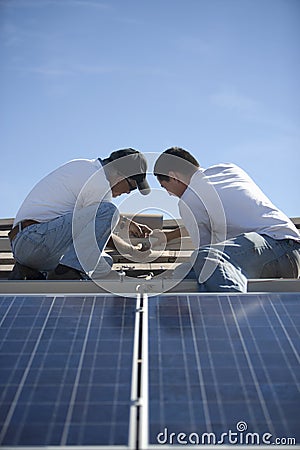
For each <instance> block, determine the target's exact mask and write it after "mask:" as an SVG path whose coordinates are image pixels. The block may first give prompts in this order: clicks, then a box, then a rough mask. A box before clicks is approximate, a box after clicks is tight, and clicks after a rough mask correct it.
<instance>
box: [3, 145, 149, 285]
mask: <svg viewBox="0 0 300 450" xmlns="http://www.w3.org/2000/svg"><path fill="white" fill-rule="evenodd" d="M146 172H147V162H146V159H145V157H144V156H143V155H142V154H141V153H140V152H138V151H137V150H134V149H131V148H128V149H122V150H117V151H115V152H113V153H111V155H110V156H109V157H108V158H105V159H100V158H98V159H92V160H89V159H75V160H72V161H69V162H67V163H66V164H64V165H62V166H60V167H58V168H57V169H56V170H54V171H53V172H51V173H50V174H48V175H47V176H45V177H44V178H43V179H42V180H40V181H39V182H38V183H37V184H36V185H35V186H34V188H33V189H32V190H31V192H30V193H29V194H28V195H27V197H26V199H25V200H24V202H23V204H22V205H21V207H20V209H19V211H18V213H17V215H16V218H15V221H14V224H13V228H12V230H11V232H10V233H9V238H10V241H11V246H12V250H13V254H14V257H15V259H16V261H17V263H16V264H15V267H14V269H13V271H12V274H11V277H10V278H11V279H39V278H43V277H44V274H43V272H45V271H47V272H48V279H84V278H87V276H86V274H91V273H92V274H93V275H94V277H97V278H101V277H104V276H105V275H106V274H107V273H109V272H110V269H111V266H112V259H111V257H109V256H108V255H107V254H105V253H104V252H103V249H104V248H105V246H106V244H107V243H108V241H109V243H110V244H111V245H112V246H115V247H117V248H118V250H120V251H121V252H122V253H126V254H129V255H131V256H132V255H134V254H135V253H140V252H139V250H138V248H136V247H134V246H132V245H130V244H128V243H126V242H125V241H124V240H123V239H121V238H120V237H118V236H115V235H113V236H112V232H113V230H114V228H115V226H116V225H117V223H118V221H119V213H118V210H117V208H116V206H115V205H114V204H113V203H112V199H113V198H115V197H118V196H119V195H121V194H124V193H126V194H129V193H130V192H131V191H133V190H134V189H139V191H140V192H141V193H142V194H144V195H146V194H148V193H149V192H150V188H149V184H148V182H147V180H146ZM125 222H126V219H125V218H122V225H123V226H124V225H126V226H127V225H128V227H129V233H130V235H132V236H136V237H145V236H147V235H148V234H149V233H150V232H151V230H150V229H149V228H148V227H146V226H144V225H141V224H137V223H135V222H133V221H131V222H129V221H128V222H127V223H125ZM112 237H113V239H112Z"/></svg>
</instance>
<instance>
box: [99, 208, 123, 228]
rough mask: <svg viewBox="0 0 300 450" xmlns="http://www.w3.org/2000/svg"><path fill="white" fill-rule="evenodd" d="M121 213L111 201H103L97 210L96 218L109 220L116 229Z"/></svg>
mask: <svg viewBox="0 0 300 450" xmlns="http://www.w3.org/2000/svg"><path fill="white" fill-rule="evenodd" d="M119 217H120V213H119V210H118V208H117V207H116V206H115V205H114V204H113V203H110V202H102V203H101V204H100V206H99V208H98V210H97V214H96V220H97V219H98V220H99V219H100V220H101V221H102V222H103V221H107V222H109V223H110V224H111V229H114V228H115V226H116V225H117V223H118V221H119Z"/></svg>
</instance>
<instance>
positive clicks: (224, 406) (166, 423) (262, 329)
mask: <svg viewBox="0 0 300 450" xmlns="http://www.w3.org/2000/svg"><path fill="white" fill-rule="evenodd" d="M299 330H300V295H299V294H262V295H257V294H253V295H252V294H247V295H240V296H239V295H236V296H225V295H224V296H221V295H220V296H217V295H216V296H209V295H206V296H205V295H199V296H193V295H190V296H186V295H185V296H182V295H181V296H160V297H156V298H151V299H149V426H150V428H149V441H150V443H151V444H158V443H169V444H170V443H172V442H173V443H175V442H177V441H176V439H177V438H178V433H185V434H186V438H185V437H184V436H183V435H182V436H180V437H179V439H181V440H187V439H188V438H189V437H190V436H191V440H192V442H193V443H195V442H198V441H197V438H198V437H199V439H200V442H199V443H200V444H201V443H207V441H208V439H211V443H212V442H213V439H216V441H215V442H218V441H219V440H220V441H223V442H222V443H224V442H225V443H233V442H232V441H231V442H230V440H229V439H231V440H234V439H235V438H237V437H238V439H239V441H238V442H239V443H240V444H243V443H244V444H245V443H246V438H247V439H250V440H249V441H248V442H249V443H260V444H262V443H263V442H262V437H263V435H264V434H265V433H269V434H270V435H272V436H271V437H270V435H265V438H266V439H267V440H269V442H271V443H272V442H274V441H275V439H276V438H279V439H281V438H288V437H292V438H295V439H296V441H297V443H298V444H299V443H300V426H299V424H300V422H299V418H300V370H299V367H300V366H299V361H300V358H299V350H300V333H299ZM242 422H244V423H242ZM229 430H231V431H232V433H233V432H235V433H237V434H236V435H233V434H231V437H230V438H229V436H228V435H229ZM159 433H163V434H161V435H159V441H158V440H157V436H158V434H159ZM171 433H175V435H173V436H171V437H170V434H171ZM190 433H196V434H197V436H196V435H195V434H194V435H190ZM203 433H214V435H213V434H211V435H210V436H209V437H208V436H207V435H206V437H205V436H203V435H202V434H203ZM222 433H227V436H225V435H223V437H221V434H222ZM255 433H256V435H254V434H255ZM258 435H259V436H258ZM214 436H215V437H214ZM201 439H204V441H201ZM251 439H255V441H252V440H251ZM257 439H259V440H260V441H259V442H257ZM171 441H172V442H171ZM284 442H285V441H284V440H283V443H284ZM220 443H221V442H220ZM235 443H236V442H235ZM267 443H268V442H267ZM285 443H286V442H285Z"/></svg>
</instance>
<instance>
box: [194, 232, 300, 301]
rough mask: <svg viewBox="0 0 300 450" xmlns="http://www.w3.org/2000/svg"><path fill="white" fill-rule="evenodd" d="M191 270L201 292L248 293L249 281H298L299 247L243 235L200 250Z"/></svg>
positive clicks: (271, 239) (288, 243) (251, 235)
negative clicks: (259, 279) (267, 279)
mask: <svg viewBox="0 0 300 450" xmlns="http://www.w3.org/2000/svg"><path fill="white" fill-rule="evenodd" d="M205 264H206V269H205V270H204V272H205V273H204V277H203V267H204V265H205ZM193 270H194V272H195V274H196V276H197V279H198V283H199V289H200V292H247V280H248V279H249V278H298V277H299V275H300V243H299V242H296V241H294V240H292V239H282V240H275V239H273V238H271V237H269V236H266V235H260V234H258V233H254V232H252V233H244V234H241V235H239V236H237V237H236V238H233V239H229V240H227V241H225V242H223V243H220V244H213V245H210V246H203V247H200V249H199V250H198V251H197V253H196V255H195V262H194V264H193ZM207 274H209V276H208V277H207V276H205V275H207ZM201 278H202V279H201ZM203 278H204V279H203Z"/></svg>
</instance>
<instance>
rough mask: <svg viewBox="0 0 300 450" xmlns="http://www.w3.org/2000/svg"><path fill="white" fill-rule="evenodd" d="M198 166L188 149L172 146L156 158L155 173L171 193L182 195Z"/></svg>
mask: <svg viewBox="0 0 300 450" xmlns="http://www.w3.org/2000/svg"><path fill="white" fill-rule="evenodd" d="M198 168H199V163H198V161H197V160H196V159H195V158H194V157H193V156H192V155H191V154H190V153H189V152H188V151H187V150H184V149H183V148H180V147H172V148H169V149H168V150H165V151H164V152H163V153H162V154H161V155H160V156H159V157H158V159H157V160H156V162H155V165H154V175H155V176H156V177H157V179H158V182H159V183H160V185H161V187H162V188H164V189H166V190H167V191H168V193H169V194H170V195H175V196H176V197H181V196H182V194H183V193H184V191H185V190H186V188H187V186H188V185H189V182H190V180H191V178H192V176H193V175H194V173H195V172H196V170H198Z"/></svg>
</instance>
